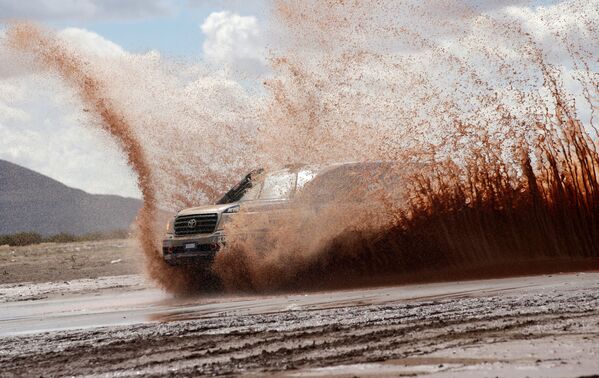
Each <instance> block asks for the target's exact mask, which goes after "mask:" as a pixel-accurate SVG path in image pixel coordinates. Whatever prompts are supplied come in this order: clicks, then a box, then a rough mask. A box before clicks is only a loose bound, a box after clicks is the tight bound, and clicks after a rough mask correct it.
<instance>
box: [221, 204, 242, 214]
mask: <svg viewBox="0 0 599 378" xmlns="http://www.w3.org/2000/svg"><path fill="white" fill-rule="evenodd" d="M238 212H239V205H235V206H231V207H229V208H228V209H227V210H225V211H223V213H225V214H231V213H238Z"/></svg>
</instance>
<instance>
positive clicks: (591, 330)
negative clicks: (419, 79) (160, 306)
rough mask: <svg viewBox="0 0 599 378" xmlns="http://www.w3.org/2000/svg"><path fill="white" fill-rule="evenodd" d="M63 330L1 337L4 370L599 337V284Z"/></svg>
mask: <svg viewBox="0 0 599 378" xmlns="http://www.w3.org/2000/svg"><path fill="white" fill-rule="evenodd" d="M596 286H597V285H595V287H591V288H586V289H585V290H579V291H568V290H567V288H564V289H563V290H562V289H560V290H559V291H557V290H554V291H551V292H543V291H541V289H539V290H535V291H533V292H532V293H527V294H525V295H509V296H507V295H506V296H501V295H498V294H493V295H492V296H488V297H483V298H476V297H475V298H472V297H465V298H457V299H456V298H453V299H441V300H425V301H414V302H408V303H398V304H386V305H362V306H348V307H341V308H331V309H319V310H301V309H300V310H296V311H287V312H280V313H271V314H261V315H246V316H238V315H235V314H230V313H229V314H224V315H222V316H219V317H215V318H209V319H197V320H186V321H176V322H169V323H159V324H149V325H148V324H146V325H138V326H129V327H113V328H101V329H95V330H91V331H90V330H80V331H63V332H55V333H45V334H41V335H32V336H22V337H7V338H3V339H0V365H1V366H3V372H1V373H0V375H1V376H12V375H22V374H27V375H44V376H55V375H102V374H117V373H118V374H120V375H124V376H128V375H134V374H143V375H149V376H151V375H164V374H167V375H168V374H171V375H198V374H202V375H223V374H239V373H241V372H248V371H250V372H276V371H290V370H294V369H304V368H308V367H310V368H314V367H324V366H331V365H338V364H344V363H366V362H375V361H385V360H390V359H391V360H392V359H402V358H411V357H414V356H420V357H423V356H427V355H429V354H431V353H434V352H437V351H442V350H446V349H449V348H465V347H469V346H475V345H481V344H486V343H496V342H502V341H509V340H526V339H537V338H543V337H547V336H554V337H561V336H565V335H578V337H591V338H596V339H597V340H599V310H598V309H599V290H597V289H598V287H596Z"/></svg>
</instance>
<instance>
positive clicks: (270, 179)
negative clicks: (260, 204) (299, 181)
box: [260, 171, 296, 200]
mask: <svg viewBox="0 0 599 378" xmlns="http://www.w3.org/2000/svg"><path fill="white" fill-rule="evenodd" d="M295 179H296V175H295V173H292V172H288V171H283V172H276V173H274V174H271V175H268V176H267V177H266V180H264V185H263V187H262V193H261V194H260V199H263V200H276V199H288V198H289V197H290V196H291V193H292V191H293V189H294V188H295Z"/></svg>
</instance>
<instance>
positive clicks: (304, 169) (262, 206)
mask: <svg viewBox="0 0 599 378" xmlns="http://www.w3.org/2000/svg"><path fill="white" fill-rule="evenodd" d="M390 166H391V164H390V163H381V162H370V163H341V164H331V165H326V166H306V165H303V166H294V167H287V168H285V169H282V170H278V171H273V172H264V171H263V170H255V171H252V172H250V173H249V174H247V175H246V176H245V177H244V178H243V180H241V181H240V182H239V183H238V184H237V185H235V186H234V187H233V188H232V189H231V190H229V191H228V192H227V193H226V194H225V195H224V196H223V197H222V198H221V199H220V200H219V201H218V202H217V204H215V205H208V206H199V207H192V208H188V209H184V210H181V211H179V212H178V213H177V215H176V216H175V217H174V218H173V219H171V220H170V221H169V222H168V224H167V227H166V237H165V239H164V240H163V244H162V251H163V256H164V260H165V261H166V262H167V263H169V264H171V265H187V264H198V265H205V266H209V265H210V263H211V262H212V261H213V259H214V257H215V255H216V254H217V253H218V252H219V250H221V248H223V246H224V245H225V243H226V241H227V235H225V231H224V225H225V224H227V223H228V222H229V221H230V220H231V219H232V217H235V216H236V215H237V213H238V212H239V211H240V210H243V212H244V215H245V216H248V215H249V216H256V217H258V216H261V217H264V216H266V217H273V218H276V219H277V220H278V221H284V213H285V210H286V209H288V208H290V207H291V206H294V202H296V201H295V199H296V198H297V197H298V196H299V195H300V194H302V192H309V193H310V195H311V197H312V198H315V199H316V203H315V204H314V201H312V203H313V204H314V205H315V206H320V205H323V204H327V203H331V202H333V201H334V200H335V199H338V198H340V197H341V195H342V193H347V192H348V190H351V188H355V187H360V188H361V189H366V190H371V189H372V188H369V186H372V185H373V183H372V182H371V181H372V180H371V179H370V178H371V177H374V176H376V177H377V180H380V178H381V177H383V176H385V175H386V174H387V176H388V173H389V172H392V170H390V169H389V168H390ZM282 214H283V215H282ZM242 231H243V230H242ZM248 231H249V230H248ZM251 231H252V232H254V233H256V232H260V230H255V229H254V230H251Z"/></svg>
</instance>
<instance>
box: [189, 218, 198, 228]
mask: <svg viewBox="0 0 599 378" xmlns="http://www.w3.org/2000/svg"><path fill="white" fill-rule="evenodd" d="M197 224H198V221H197V220H195V219H190V220H189V222H187V227H188V228H196V226H197Z"/></svg>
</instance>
